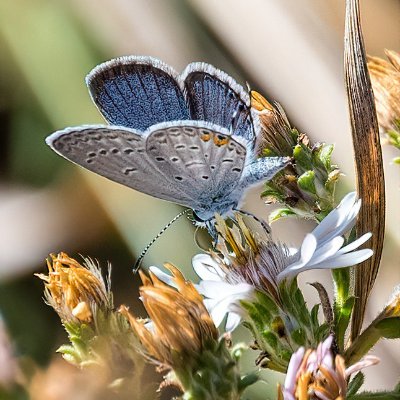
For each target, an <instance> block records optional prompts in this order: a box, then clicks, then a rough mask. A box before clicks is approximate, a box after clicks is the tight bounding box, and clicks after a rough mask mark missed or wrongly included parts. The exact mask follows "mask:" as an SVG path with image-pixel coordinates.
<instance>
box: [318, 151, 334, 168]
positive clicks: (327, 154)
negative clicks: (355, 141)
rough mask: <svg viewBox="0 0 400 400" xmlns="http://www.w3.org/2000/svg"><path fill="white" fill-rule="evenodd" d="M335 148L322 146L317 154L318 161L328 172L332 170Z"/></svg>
mask: <svg viewBox="0 0 400 400" xmlns="http://www.w3.org/2000/svg"><path fill="white" fill-rule="evenodd" d="M334 148H335V146H334V145H333V144H322V145H321V147H320V148H319V150H318V152H317V157H318V161H320V162H321V164H322V165H323V166H324V167H325V169H326V171H327V172H330V170H331V157H332V152H333V149H334Z"/></svg>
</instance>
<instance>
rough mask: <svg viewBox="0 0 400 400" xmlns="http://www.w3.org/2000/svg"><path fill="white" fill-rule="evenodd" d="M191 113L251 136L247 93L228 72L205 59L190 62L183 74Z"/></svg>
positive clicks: (252, 137)
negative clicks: (204, 61) (198, 61)
mask: <svg viewBox="0 0 400 400" xmlns="http://www.w3.org/2000/svg"><path fill="white" fill-rule="evenodd" d="M182 79H183V80H184V84H185V91H186V95H187V98H188V102H189V106H190V112H191V117H192V118H193V119H196V120H202V121H210V122H212V123H214V124H216V125H219V126H222V127H224V128H226V129H228V130H231V129H232V130H233V132H234V133H235V134H236V135H238V136H242V137H243V138H245V139H247V140H254V138H255V136H256V134H257V132H255V128H254V124H253V117H254V116H253V115H252V113H251V110H250V101H249V96H248V94H247V93H246V92H245V91H244V90H243V87H242V86H240V85H239V84H237V83H236V82H235V81H234V80H233V79H232V78H231V77H230V76H228V75H227V74H225V73H224V72H222V71H220V70H218V69H216V68H215V67H213V66H212V65H209V64H204V63H193V64H189V65H188V67H187V68H186V69H185V71H184V72H183V74H182Z"/></svg>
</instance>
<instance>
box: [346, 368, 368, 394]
mask: <svg viewBox="0 0 400 400" xmlns="http://www.w3.org/2000/svg"><path fill="white" fill-rule="evenodd" d="M364 379H365V377H364V374H363V373H362V372H361V371H360V372H359V373H358V374H357V375H356V376H355V377H354V378H353V379H352V380H351V381H350V383H349V385H348V387H347V398H349V397H351V396H354V395H355V394H356V393H357V392H358V391H359V390H360V388H361V386H362V385H363V383H364Z"/></svg>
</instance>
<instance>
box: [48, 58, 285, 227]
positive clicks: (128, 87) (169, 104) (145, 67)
mask: <svg viewBox="0 0 400 400" xmlns="http://www.w3.org/2000/svg"><path fill="white" fill-rule="evenodd" d="M86 83H87V86H88V88H89V92H90V95H91V97H92V99H93V101H94V103H95V104H96V106H97V107H98V109H99V110H100V112H101V113H102V114H103V116H104V118H105V119H106V121H107V122H108V123H109V124H110V125H83V126H78V127H73V128H66V129H64V130H61V131H57V132H55V133H53V134H52V135H50V136H49V137H48V138H47V139H46V142H47V144H48V145H49V146H50V147H51V148H52V149H53V150H54V151H56V152H57V153H58V154H60V155H62V156H63V157H65V158H66V159H68V160H70V161H72V162H74V163H76V164H78V165H80V166H82V167H84V168H86V169H88V170H90V171H93V172H96V173H97V174H99V175H102V176H104V177H106V178H108V179H111V180H112V181H115V182H118V183H121V184H123V185H125V186H128V187H131V188H133V189H136V190H138V191H140V192H143V193H146V194H149V195H151V196H154V197H157V198H159V199H163V200H168V201H172V202H175V203H178V204H181V205H183V206H186V207H189V208H190V209H192V210H193V216H194V219H195V221H196V223H197V224H199V225H205V226H207V227H208V228H209V230H211V229H212V228H211V225H212V221H213V219H214V215H215V213H219V214H221V215H223V216H228V215H229V214H230V213H232V211H233V210H235V209H237V208H238V206H239V203H240V201H241V199H242V197H243V194H244V192H245V191H246V189H247V188H249V187H250V186H252V185H253V184H256V183H258V182H261V181H266V180H269V179H271V178H272V177H273V176H274V175H275V174H276V173H277V172H278V171H280V170H281V169H282V168H284V167H285V166H286V165H287V164H288V162H289V160H288V159H287V158H284V157H268V158H257V157H256V150H257V139H258V137H259V135H260V127H259V120H258V117H257V115H256V114H255V113H254V111H253V110H252V109H251V106H250V99H249V96H248V93H246V91H245V90H244V89H243V87H242V86H240V85H239V84H237V83H236V82H235V81H234V80H233V79H232V78H231V77H230V76H229V75H227V74H226V73H224V72H222V71H220V70H218V69H216V68H215V67H213V66H212V65H209V64H205V63H192V64H189V65H188V66H187V67H186V69H185V70H184V71H183V73H182V74H178V73H177V72H176V71H174V70H173V69H172V68H171V67H170V66H168V65H166V64H164V63H163V62H161V61H159V60H156V59H154V58H151V57H121V58H117V59H114V60H111V61H108V62H106V63H103V64H101V65H99V66H97V67H96V68H94V69H93V70H92V71H91V72H90V73H89V75H88V76H87V78H86Z"/></svg>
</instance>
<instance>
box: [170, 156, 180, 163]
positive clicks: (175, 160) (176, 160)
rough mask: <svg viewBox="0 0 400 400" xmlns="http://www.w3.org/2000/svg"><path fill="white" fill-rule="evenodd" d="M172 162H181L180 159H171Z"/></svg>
mask: <svg viewBox="0 0 400 400" xmlns="http://www.w3.org/2000/svg"><path fill="white" fill-rule="evenodd" d="M170 160H171V161H172V162H178V161H179V158H178V157H171V158H170Z"/></svg>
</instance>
